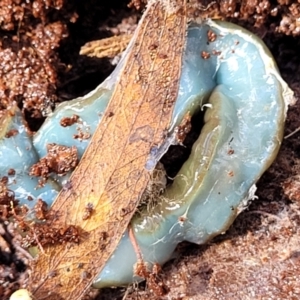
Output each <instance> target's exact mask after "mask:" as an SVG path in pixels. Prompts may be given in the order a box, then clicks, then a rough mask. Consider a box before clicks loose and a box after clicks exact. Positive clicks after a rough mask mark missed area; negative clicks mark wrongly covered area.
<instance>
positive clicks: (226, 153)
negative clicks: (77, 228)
mask: <svg viewBox="0 0 300 300" xmlns="http://www.w3.org/2000/svg"><path fill="white" fill-rule="evenodd" d="M212 33H213V36H214V37H215V38H213V39H211V38H209V36H212V35H211V34H212ZM121 67H122V62H121V63H120V65H119V66H118V67H117V69H116V71H115V72H114V73H113V74H112V75H111V76H110V77H109V78H108V80H106V81H105V82H104V83H103V84H101V85H100V86H99V87H98V88H97V89H96V90H95V91H93V92H91V93H90V94H88V95H87V96H85V97H83V98H79V99H75V100H73V101H71V102H68V103H66V104H63V105H60V106H59V107H58V109H57V110H56V111H55V112H54V113H53V115H52V116H50V117H49V118H48V120H47V121H46V122H45V123H44V125H43V126H42V128H41V129H40V130H39V132H38V133H37V134H36V136H35V137H34V139H33V142H32V141H31V138H30V137H29V136H28V135H27V133H26V132H25V131H24V132H23V131H20V128H23V127H22V126H23V125H22V120H21V116H20V115H19V113H18V111H17V110H16V113H15V115H14V116H10V118H11V120H10V123H9V124H13V125H9V127H7V128H6V129H3V130H2V132H1V134H2V136H0V137H1V141H0V143H1V144H0V159H1V160H0V161H1V163H0V173H1V176H4V175H5V174H6V173H7V172H8V167H11V165H12V164H11V161H7V160H4V157H8V154H7V153H8V152H7V151H8V150H7V149H8V148H9V149H14V151H15V152H12V153H15V154H14V155H16V158H13V159H14V160H15V162H16V165H13V167H14V168H16V170H17V173H16V178H15V180H14V181H13V180H12V181H11V189H12V190H13V191H14V192H15V193H16V195H17V198H18V199H19V200H21V201H20V202H21V203H22V204H27V205H29V203H30V202H29V201H28V200H27V197H28V194H29V193H30V195H31V196H32V197H33V199H38V197H40V198H42V199H43V200H46V201H47V202H48V203H50V202H51V201H52V200H54V198H55V195H56V193H57V190H58V187H57V186H53V184H54V183H53V182H52V181H51V180H50V181H49V182H48V183H47V184H46V186H45V187H44V188H43V190H36V189H35V186H36V185H37V181H36V179H30V178H29V176H28V168H29V166H30V165H31V164H33V163H35V162H36V161H37V160H38V156H39V157H42V156H44V155H45V154H46V145H47V144H48V143H57V144H62V145H68V146H73V145H75V146H76V147H77V148H78V151H79V155H80V156H81V155H82V153H83V152H84V150H85V147H86V146H87V144H88V140H82V141H81V140H74V138H73V135H74V134H76V132H77V131H78V128H79V130H83V131H86V132H89V133H91V134H92V133H93V132H94V131H95V129H96V127H97V124H98V123H99V122H100V120H101V113H102V112H103V111H104V110H105V107H106V105H107V103H108V101H109V99H110V96H111V94H112V91H113V86H114V83H115V82H116V77H117V76H118V74H119V70H120V69H121ZM292 99H293V96H292V92H291V91H290V90H289V88H288V87H287V85H286V83H285V82H284V81H283V80H282V78H281V77H280V75H279V73H278V70H277V67H276V65H275V63H274V60H273V58H272V56H271V54H270V53H269V51H268V49H267V48H266V46H265V45H264V44H263V42H262V41H261V40H259V39H258V38H257V37H255V36H254V35H253V34H252V33H250V32H248V31H246V30H244V29H242V28H241V27H238V26H236V25H233V24H230V23H226V22H215V21H211V20H209V21H206V22H204V23H202V24H201V25H199V24H191V25H190V26H189V29H188V35H187V41H186V49H185V53H184V58H183V66H182V73H181V79H180V88H179V94H178V98H177V100H176V103H175V108H174V113H173V119H172V124H171V128H170V130H169V135H168V137H167V139H166V143H165V145H163V146H162V147H161V148H160V149H156V151H153V155H152V154H151V153H150V154H149V160H148V162H147V164H146V166H145V168H147V169H148V168H149V169H152V168H153V167H154V166H155V165H156V164H157V163H158V161H159V159H160V157H161V156H162V155H163V154H164V153H165V151H166V149H167V148H168V146H169V145H170V144H172V143H175V142H176V139H175V138H174V134H175V131H176V127H177V126H178V125H179V124H180V123H181V121H182V119H183V117H184V116H185V115H186V113H190V114H194V113H195V112H196V111H199V110H200V109H205V116H204V126H203V128H202V131H201V134H200V136H199V138H198V140H197V141H196V142H195V144H194V145H193V148H192V153H191V155H190V157H189V159H188V160H187V161H186V162H185V163H184V165H183V166H182V168H181V170H180V171H179V173H178V174H177V176H176V177H175V179H174V182H173V184H172V185H171V186H168V187H167V188H166V190H165V191H164V193H163V194H162V195H161V196H160V197H159V199H157V201H156V202H157V203H158V204H157V205H156V206H155V207H153V208H152V209H151V210H150V211H149V210H145V211H142V212H141V213H139V214H137V215H136V216H135V217H134V218H133V219H132V221H131V227H132V229H133V232H134V235H135V238H136V240H137V243H138V245H139V247H140V249H141V253H142V257H143V260H144V261H145V262H147V263H148V265H149V267H150V268H151V265H153V264H154V263H159V264H163V263H165V262H166V261H167V260H168V259H170V257H171V255H172V253H173V251H174V249H175V247H176V246H177V244H178V243H180V242H181V241H190V242H193V243H197V244H202V243H205V242H207V241H208V240H209V239H211V238H213V237H214V236H216V235H217V234H220V233H223V232H225V231H226V230H227V229H228V227H229V226H230V225H231V224H232V222H233V220H234V219H235V217H236V216H237V214H238V213H239V212H240V211H241V210H242V209H243V208H244V207H245V206H246V205H247V202H248V200H249V199H252V198H253V197H254V192H255V189H256V187H255V183H256V181H257V180H258V179H259V178H260V176H261V175H262V174H263V172H264V171H265V170H266V169H267V168H268V167H269V166H270V164H271V163H272V161H273V160H274V159H275V157H276V155H277V152H278V150H279V146H280V144H281V140H282V134H283V127H284V120H285V116H286V110H287V105H288V104H289V103H290V102H291V101H292ZM72 115H76V116H78V118H79V122H78V123H75V124H73V125H71V126H68V127H61V125H60V121H61V119H62V118H63V117H72ZM14 122H15V123H14ZM199 122H202V120H199ZM6 123H7V124H8V122H7V121H6ZM6 123H5V124H6ZM13 126H15V127H17V128H18V130H19V134H18V135H17V136H15V137H10V138H7V137H5V133H7V132H8V131H9V128H11V127H13ZM33 145H34V147H33ZM12 155H13V154H12ZM63 179H64V180H65V179H67V177H64V178H63ZM63 179H60V180H59V181H60V182H62V181H63ZM28 181H30V182H29V183H28ZM20 188H22V189H23V190H24V191H23V195H22V192H20V193H18V191H19V190H20ZM42 193H46V194H45V195H46V196H47V197H46V198H44V194H42ZM33 202H34V201H33ZM30 206H31V205H30ZM136 263H137V256H136V253H135V251H134V249H133V246H132V244H131V242H130V240H129V238H128V233H126V234H125V235H124V236H123V238H122V240H121V242H120V244H119V246H118V248H117V249H116V251H115V252H114V254H113V255H112V256H111V258H110V259H109V260H108V262H107V264H106V266H105V268H104V269H103V270H102V272H101V273H100V274H99V276H98V278H97V279H96V281H95V283H94V287H97V288H102V287H107V286H119V285H125V284H129V283H131V282H133V281H135V280H140V278H138V277H137V276H135V274H134V266H135V264H136Z"/></svg>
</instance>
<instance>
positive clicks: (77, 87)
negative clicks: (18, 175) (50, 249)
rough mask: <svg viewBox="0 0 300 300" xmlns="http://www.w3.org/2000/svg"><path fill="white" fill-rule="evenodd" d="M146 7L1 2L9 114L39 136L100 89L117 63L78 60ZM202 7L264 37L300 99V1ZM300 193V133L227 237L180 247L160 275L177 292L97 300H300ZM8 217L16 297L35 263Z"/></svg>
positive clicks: (57, 0)
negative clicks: (14, 107) (50, 121)
mask: <svg viewBox="0 0 300 300" xmlns="http://www.w3.org/2000/svg"><path fill="white" fill-rule="evenodd" d="M143 2H144V1H138V0H136V1H133V4H134V5H131V6H132V7H131V8H128V7H127V5H128V1H126V0H124V1H118V0H110V1H103V0H102V1H95V0H87V1H67V0H35V1H31V2H30V3H28V1H25V0H2V1H1V7H0V29H1V30H0V37H1V39H0V109H1V110H5V109H6V108H7V107H8V105H9V103H11V102H12V101H15V102H17V104H18V106H19V107H20V108H21V109H22V111H23V113H24V116H25V118H26V120H27V121H28V124H29V127H30V129H31V130H32V131H36V130H37V129H38V128H39V127H40V125H41V124H42V122H43V121H44V119H45V117H46V115H47V114H48V113H49V112H50V111H51V110H52V109H53V108H54V107H55V105H56V104H57V103H59V102H62V101H67V100H70V99H73V98H75V97H78V96H81V95H84V94H86V93H87V92H89V91H90V90H92V89H93V88H95V87H96V86H97V85H98V84H99V83H101V81H103V79H105V78H106V77H107V76H108V75H109V74H110V72H111V71H112V70H113V68H114V65H113V64H112V63H114V62H115V60H114V59H112V58H101V59H100V58H95V57H93V58H90V57H88V56H84V55H79V51H80V47H81V46H83V45H84V44H85V43H87V42H90V41H93V40H97V39H103V38H107V37H110V36H112V35H122V34H131V33H132V32H133V31H134V29H135V27H136V23H137V21H138V18H139V16H140V15H141V10H140V11H137V10H136V8H135V7H137V8H139V9H143V7H144V3H143ZM191 2H192V1H191ZM195 2H197V1H195ZM199 2H200V1H199ZM201 5H202V6H199V3H198V7H199V9H198V10H197V9H196V10H194V11H193V14H194V15H195V16H197V15H198V14H199V12H203V11H207V12H210V14H211V15H214V16H218V17H222V18H225V19H226V20H229V21H232V22H235V23H238V24H240V25H242V26H244V27H246V28H248V29H249V30H251V31H252V32H254V33H255V34H257V35H258V36H260V37H261V38H262V39H263V40H264V41H265V43H266V44H267V46H268V47H269V49H270V50H271V52H272V54H273V55H274V58H275V60H276V62H277V64H278V67H279V69H280V71H281V74H282V76H283V78H284V79H285V80H286V81H287V83H288V84H289V86H290V87H291V88H292V89H293V91H294V92H295V98H296V99H299V97H300V24H299V21H298V20H299V17H300V3H299V1H298V2H297V1H293V0H277V1H275V0H263V1H258V0H218V1H213V2H212V1H208V0H204V1H201ZM205 8H208V9H207V10H206V9H205ZM297 18H298V20H297ZM299 115H300V102H299V101H297V102H296V104H295V105H294V106H292V107H290V108H289V111H288V115H287V121H286V127H285V136H288V135H289V134H291V133H293V132H294V131H295V130H296V129H297V128H299V127H300V118H299ZM299 188H300V132H295V133H294V134H292V135H291V136H289V137H287V138H285V139H284V140H283V143H282V147H281V150H280V152H279V154H278V157H277V159H276V160H275V162H274V163H273V165H272V166H271V167H270V168H269V170H268V171H267V172H266V173H265V174H264V175H263V176H262V178H261V179H260V181H259V182H258V190H257V196H258V199H256V200H255V201H253V202H252V203H251V205H249V207H248V208H247V209H246V210H245V211H243V212H242V213H241V214H240V215H239V216H238V218H237V219H236V220H235V222H234V224H233V225H232V226H231V228H230V229H229V230H228V232H226V234H224V235H221V236H218V237H216V238H215V239H214V240H212V241H211V242H210V243H208V244H206V245H202V246H197V245H193V244H189V243H184V244H181V245H179V247H178V249H177V251H176V254H175V255H174V258H173V260H171V261H170V262H169V263H167V264H166V265H165V266H164V267H163V269H162V273H161V275H160V279H161V280H162V281H163V283H164V286H165V287H166V289H167V290H168V293H167V294H166V295H165V296H157V295H155V294H154V293H153V291H152V290H151V286H150V287H149V286H148V285H147V283H146V284H145V283H142V284H139V285H138V284H135V285H133V286H130V287H128V288H118V289H104V290H101V291H100V292H98V291H93V292H91V293H90V299H101V300H104V299H299V298H300V250H299V249H300V238H299V236H300V229H299V228H300V189H299ZM9 196H10V195H7V197H9ZM1 201H2V200H1V197H0V202H1ZM8 203H9V202H8ZM8 203H6V204H5V205H8ZM0 204H1V205H2V204H3V203H2V202H1V203H0ZM0 220H1V224H0V234H1V236H0V296H1V297H0V298H1V299H8V298H9V295H10V294H11V293H12V292H13V291H14V290H16V289H18V288H20V287H23V286H24V285H25V283H26V278H27V276H28V268H27V264H28V260H29V259H30V256H29V255H28V254H27V252H26V251H24V250H23V249H22V248H21V246H20V245H21V237H20V236H19V234H18V233H17V231H16V229H15V227H14V224H13V223H11V222H9V221H8V220H7V219H5V214H4V212H3V210H2V211H1V219H0Z"/></svg>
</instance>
